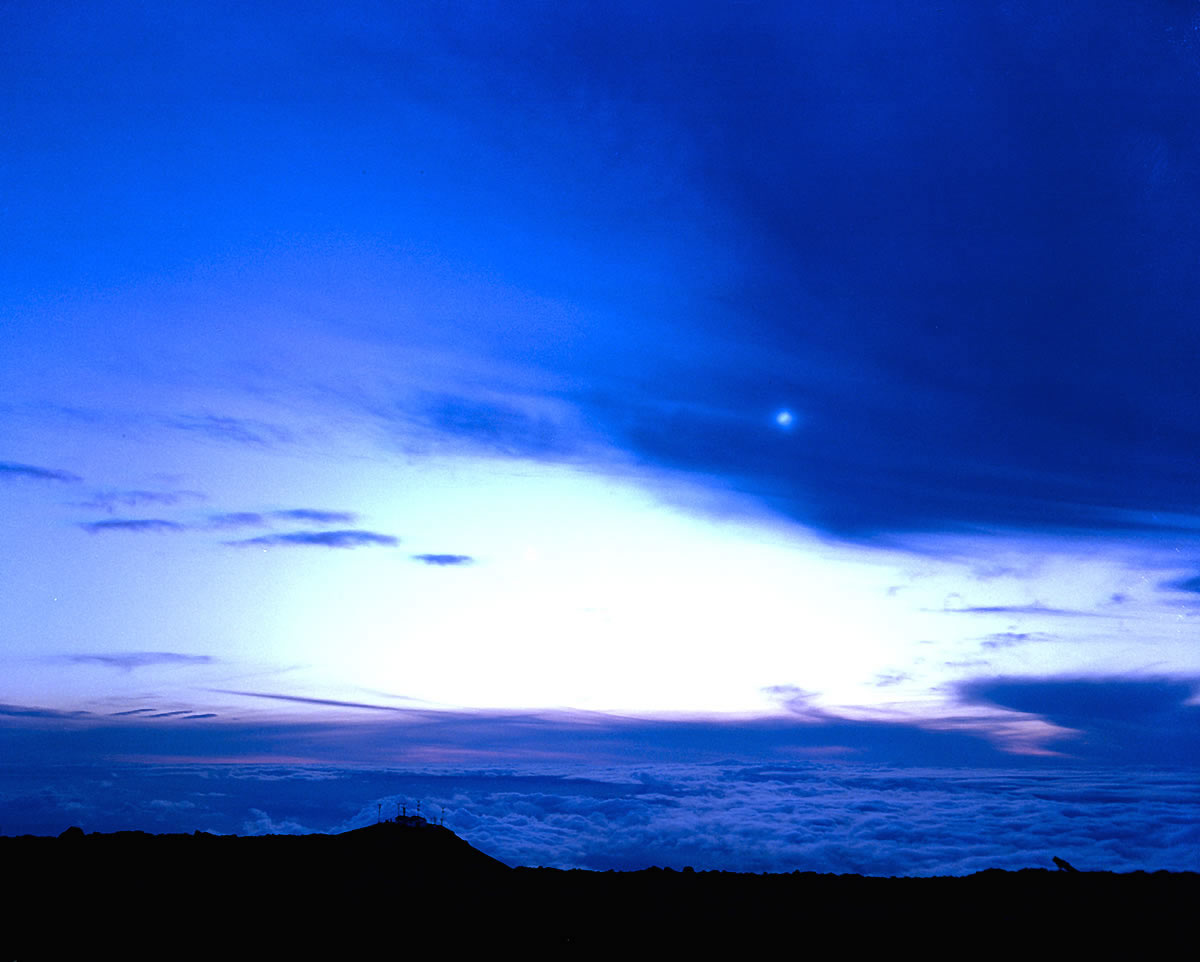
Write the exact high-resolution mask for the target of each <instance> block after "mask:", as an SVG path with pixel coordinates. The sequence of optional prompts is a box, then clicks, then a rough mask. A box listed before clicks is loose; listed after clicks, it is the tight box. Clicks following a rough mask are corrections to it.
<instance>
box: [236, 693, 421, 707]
mask: <svg viewBox="0 0 1200 962" xmlns="http://www.w3.org/2000/svg"><path fill="white" fill-rule="evenodd" d="M213 691H216V692H220V693H221V694H224V695H242V696H243V697H245V698H265V699H268V700H270V701H287V702H294V703H296V704H298V705H324V706H328V707H330V708H364V709H367V710H369V711H391V712H408V711H411V709H409V708H399V707H397V706H395V705H374V704H371V703H370V702H360V701H342V700H339V699H336V698H309V697H307V696H304V695H282V694H275V693H272V692H264V691H234V690H231V689H227V688H214V689H213Z"/></svg>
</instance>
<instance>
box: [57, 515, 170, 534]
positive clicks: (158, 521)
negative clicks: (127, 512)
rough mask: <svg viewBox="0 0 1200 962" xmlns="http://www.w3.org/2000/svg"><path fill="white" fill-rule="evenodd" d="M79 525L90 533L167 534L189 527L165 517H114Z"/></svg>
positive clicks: (83, 522)
mask: <svg viewBox="0 0 1200 962" xmlns="http://www.w3.org/2000/svg"><path fill="white" fill-rule="evenodd" d="M79 527H81V528H83V530H84V531H86V532H88V533H89V534H103V533H105V532H108V531H129V532H134V533H138V534H143V533H158V534H165V533H167V532H171V531H186V530H187V529H188V528H187V525H185V524H180V523H179V522H178V521H167V520H165V519H163V518H113V519H110V520H106V521H81V522H80V524H79Z"/></svg>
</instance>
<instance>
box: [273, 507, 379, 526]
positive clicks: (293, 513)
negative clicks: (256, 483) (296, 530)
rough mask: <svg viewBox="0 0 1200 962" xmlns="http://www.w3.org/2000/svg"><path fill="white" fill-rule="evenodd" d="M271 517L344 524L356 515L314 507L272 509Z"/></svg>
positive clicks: (352, 520) (349, 512) (356, 517)
mask: <svg viewBox="0 0 1200 962" xmlns="http://www.w3.org/2000/svg"><path fill="white" fill-rule="evenodd" d="M271 517H272V518H283V519H284V520H286V521H311V522H312V523H313V524H346V523H349V522H354V521H357V520H358V515H357V514H355V513H354V512H353V511H319V510H317V509H315V508H290V509H288V510H285V511H272V512H271Z"/></svg>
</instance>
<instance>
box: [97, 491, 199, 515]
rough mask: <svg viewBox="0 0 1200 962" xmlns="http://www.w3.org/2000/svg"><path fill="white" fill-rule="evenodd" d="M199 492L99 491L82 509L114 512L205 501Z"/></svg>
mask: <svg viewBox="0 0 1200 962" xmlns="http://www.w3.org/2000/svg"><path fill="white" fill-rule="evenodd" d="M203 500H205V496H204V495H203V494H201V493H200V492H199V491H98V492H96V494H94V495H93V496H92V497H91V498H90V499H89V500H87V501H83V502H81V503H80V507H84V508H96V509H97V510H101V511H114V510H116V508H118V507H122V508H134V507H137V506H138V505H142V504H161V505H167V506H170V505H176V504H181V503H184V502H188V501H203Z"/></svg>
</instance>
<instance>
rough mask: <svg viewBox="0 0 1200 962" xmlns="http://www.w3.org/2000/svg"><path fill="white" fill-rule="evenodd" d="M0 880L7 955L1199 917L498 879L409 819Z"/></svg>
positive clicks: (182, 842) (53, 851)
mask: <svg viewBox="0 0 1200 962" xmlns="http://www.w3.org/2000/svg"><path fill="white" fill-rule="evenodd" d="M0 871H2V872H3V878H4V881H3V889H2V892H0V894H2V895H3V903H2V905H0V922H2V929H0V959H3V960H7V959H33V958H88V957H99V956H101V955H115V956H117V957H120V958H129V957H137V958H182V957H195V958H198V957H205V958H207V957H214V958H272V959H273V958H309V957H315V956H326V957H333V958H401V957H406V956H412V955H413V953H420V955H421V957H422V958H428V957H429V953H430V952H438V953H439V954H443V953H445V954H449V955H451V956H456V955H457V954H458V953H457V950H459V949H470V950H476V951H478V950H487V951H495V952H498V951H500V950H502V949H503V948H505V947H508V946H513V947H515V948H516V949H517V950H518V951H520V950H523V949H538V948H559V949H567V950H570V949H572V948H574V947H579V948H588V947H599V948H603V949H607V950H610V951H620V952H622V953H630V954H635V955H638V956H641V955H642V954H644V953H645V952H646V951H647V950H661V951H670V952H672V953H675V952H677V951H679V950H681V949H686V950H694V949H722V950H739V949H742V950H744V949H750V948H753V947H756V946H759V947H764V948H766V947H773V948H774V949H775V950H776V951H778V950H779V949H781V948H782V949H785V950H786V951H787V954H788V955H789V956H791V957H796V958H803V957H805V956H812V955H814V954H816V953H820V954H821V955H825V954H827V953H830V952H836V953H837V954H838V955H846V956H849V957H858V956H860V955H861V954H862V953H863V952H864V951H867V952H874V951H883V950H889V951H895V950H899V949H901V948H903V949H906V950H915V951H917V952H920V953H922V954H925V955H929V954H932V955H935V956H937V957H947V956H957V957H964V956H971V955H976V954H979V953H983V954H987V955H991V954H993V953H994V952H995V950H1002V951H1004V952H1005V953H1009V952H1012V953H1017V952H1019V953H1021V954H1029V955H1032V956H1034V957H1039V958H1040V957H1046V956H1055V955H1062V956H1066V957H1072V958H1075V957H1081V955H1082V953H1084V952H1088V953H1090V952H1102V953H1103V954H1104V955H1105V956H1108V955H1111V954H1112V953H1113V952H1116V951H1129V952H1137V953H1138V954H1140V955H1144V954H1146V953H1150V954H1151V956H1152V957H1156V958H1171V957H1180V956H1179V955H1178V953H1177V952H1176V951H1175V948H1174V947H1175V946H1187V945H1189V944H1190V942H1191V938H1192V936H1193V934H1194V931H1195V920H1196V918H1197V914H1196V913H1197V911H1200V875H1197V874H1195V873H1167V872H1157V873H1153V874H1147V873H1140V872H1138V873H1130V874H1124V875H1114V874H1111V873H1107V872H1069V871H1046V870H1041V869H1026V870H1023V871H1020V872H1002V871H997V870H993V871H988V872H981V873H978V874H976V875H972V876H969V877H966V878H893V879H883V878H864V877H861V876H856V875H816V874H813V873H803V872H795V873H791V874H787V875H744V874H736V873H725V872H690V871H683V872H674V871H669V870H660V869H647V870H645V871H641V872H584V871H569V872H564V871H558V870H554V869H530V868H516V869H513V868H509V867H507V866H505V865H503V864H502V863H500V862H497V861H496V860H495V859H492V858H489V857H488V856H487V855H484V854H483V853H481V852H479V851H477V850H476V849H474V848H472V847H471V846H470V845H468V844H467V843H466V842H464V841H463V840H462V839H460V838H458V837H457V836H456V835H454V834H453V833H452V832H450V831H449V830H448V829H445V828H441V827H439V826H436V825H430V824H426V823H421V822H419V821H418V820H414V819H410V820H408V823H407V824H398V823H396V822H385V823H382V824H379V825H372V826H370V827H369V828H364V829H358V830H356V831H353V832H347V833H345V834H343V835H303V836H265V837H250V838H239V837H236V836H213V835H204V834H199V833H197V834H195V835H147V834H144V833H141V832H118V833H115V834H109V835H101V834H92V835H85V834H84V833H83V832H82V831H80V830H79V829H71V830H68V831H67V832H64V833H63V835H62V836H60V837H58V838H37V837H32V836H25V837H21V838H0ZM1193 948H1194V946H1193ZM1189 951H1191V950H1190V949H1189ZM1185 954H1186V953H1185Z"/></svg>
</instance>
